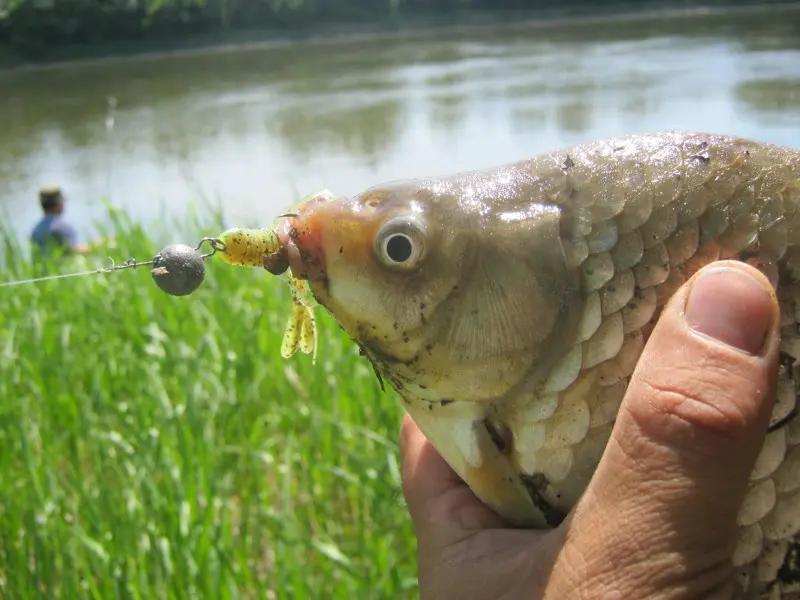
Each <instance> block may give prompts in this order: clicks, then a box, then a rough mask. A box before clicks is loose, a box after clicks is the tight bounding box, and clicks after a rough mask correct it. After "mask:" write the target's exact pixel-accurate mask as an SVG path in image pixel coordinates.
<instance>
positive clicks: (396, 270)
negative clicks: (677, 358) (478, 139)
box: [278, 131, 800, 598]
mask: <svg viewBox="0 0 800 600" xmlns="http://www.w3.org/2000/svg"><path fill="white" fill-rule="evenodd" d="M295 212H296V216H295V217H292V218H289V219H287V220H286V222H285V223H283V224H282V226H281V228H280V229H279V231H278V235H279V236H280V238H281V240H283V242H284V243H285V245H286V252H287V262H288V264H289V268H290V269H291V271H292V273H293V276H294V277H296V278H298V279H301V280H304V281H306V282H307V283H308V285H309V288H310V291H311V294H312V295H313V297H314V299H315V300H316V302H317V303H318V304H319V305H320V306H322V307H324V308H325V310H327V311H328V312H329V313H330V315H332V316H333V318H334V319H335V320H336V321H337V322H338V323H339V324H340V325H341V327H342V328H343V329H344V330H345V331H346V332H347V334H348V335H349V336H350V337H351V338H352V340H353V341H354V342H355V344H357V345H358V346H359V347H360V350H361V353H362V354H363V355H365V356H366V358H367V359H368V360H369V361H370V362H371V363H372V365H373V367H374V369H375V372H376V373H377V374H378V376H379V378H380V379H381V380H382V381H385V382H388V383H389V384H390V385H391V387H392V388H393V389H394V390H395V391H396V392H397V394H398V395H399V397H400V400H401V402H402V405H403V406H404V407H405V409H406V410H407V412H408V413H409V414H410V415H411V417H412V418H413V419H414V421H415V422H416V423H417V425H418V426H419V427H420V429H421V430H422V431H423V433H424V434H425V435H426V436H427V437H428V439H429V440H430V441H431V443H432V444H433V445H434V446H435V447H436V448H437V450H438V451H439V453H440V454H441V455H442V457H443V458H444V459H445V460H446V461H447V463H448V464H449V465H450V466H451V467H452V468H453V469H454V470H455V471H456V473H458V475H459V476H460V477H461V478H462V479H463V480H464V481H465V482H466V483H467V484H468V485H469V486H470V487H471V488H472V490H473V491H474V492H475V494H476V495H477V496H478V497H479V498H480V499H481V500H482V501H483V502H484V503H486V504H487V505H488V506H490V507H491V508H492V509H493V510H494V511H496V512H497V513H498V514H499V515H500V516H502V517H503V518H504V519H505V520H506V521H508V522H509V523H510V524H512V525H515V526H519V527H530V528H548V527H554V526H557V525H558V523H560V522H561V521H562V520H563V519H564V518H565V516H566V515H567V514H568V512H569V511H570V509H571V508H572V507H573V506H574V505H575V503H576V502H577V500H578V499H579V498H580V496H581V494H582V492H583V491H584V490H585V488H586V486H587V484H588V482H589V479H590V478H591V476H592V474H593V472H594V470H595V468H596V467H597V464H598V462H599V460H600V458H601V455H602V453H603V450H604V448H605V446H606V444H607V442H608V440H609V436H610V433H611V429H612V427H613V424H614V420H615V416H616V413H617V411H618V410H619V407H620V403H621V400H622V397H623V395H624V393H625V390H626V388H627V385H628V383H629V380H630V377H631V374H632V373H633V370H634V367H635V366H636V363H637V361H638V359H639V356H640V354H641V352H642V349H643V347H644V345H645V343H646V341H647V338H648V335H649V333H650V331H651V330H652V327H653V326H654V323H655V322H656V321H657V319H658V317H659V314H660V311H661V308H662V307H663V306H664V305H665V303H666V302H667V301H668V300H669V298H670V297H671V296H672V295H673V294H674V293H675V292H676V291H677V290H678V289H679V287H680V286H681V285H682V284H683V283H684V282H686V281H687V280H688V279H689V278H690V277H691V276H692V274H693V273H695V272H697V271H698V270H699V269H700V268H702V267H703V266H705V265H706V264H708V263H710V262H713V261H716V260H721V259H736V260H742V261H746V262H749V263H750V264H753V265H755V266H756V267H757V268H758V269H760V270H761V271H762V272H763V273H764V274H765V275H766V276H767V278H768V279H769V281H770V282H771V283H772V285H773V286H774V287H775V290H776V294H777V296H778V300H779V303H780V308H781V315H782V317H781V318H782V322H781V336H782V342H781V370H780V373H779V375H778V385H777V393H776V401H775V405H774V409H773V414H772V416H771V422H770V430H769V433H768V434H767V436H766V440H765V442H764V445H763V448H762V449H761V454H760V456H759V458H758V461H757V463H756V466H755V468H754V469H753V472H752V473H751V481H750V484H749V487H748V492H747V497H746V499H745V502H744V503H743V505H742V510H741V511H740V513H739V517H738V520H739V522H738V525H739V535H738V542H737V546H736V550H735V553H734V557H733V560H734V565H735V567H737V572H738V573H739V574H740V575H739V580H740V586H741V588H742V590H747V593H748V594H750V596H749V597H753V598H759V597H763V598H767V597H769V598H781V597H787V598H788V597H790V596H789V595H790V594H794V593H800V586H798V584H797V583H793V582H792V581H789V580H786V581H782V580H781V579H780V577H779V571H781V569H782V568H783V567H785V566H788V567H791V566H793V563H792V561H794V559H793V558H792V557H793V556H795V555H796V553H797V552H798V548H800V546H798V539H796V538H797V537H798V536H797V534H798V532H799V531H800V476H798V473H800V449H799V448H800V419H795V418H793V417H794V415H795V414H796V404H797V397H798V384H797V381H798V380H800V379H799V378H798V375H800V362H798V359H800V334H799V333H798V331H799V330H798V323H799V322H800V303H798V300H800V151H798V150H797V149H792V148H786V147H781V146H778V145H774V144H768V143H764V142H758V141H754V140H748V139H743V138H738V137H735V136H726V135H721V134H713V133H699V132H683V131H664V132H656V133H650V134H636V135H624V136H618V137H614V138H609V139H603V140H597V141H593V142H587V143H584V144H578V145H575V146H573V147H569V148H564V149H560V150H556V151H552V152H547V153H543V154H541V155H538V156H536V157H534V158H530V159H527V160H523V161H520V162H516V163H513V164H508V165H503V166H498V167H494V168H490V169H485V170H479V171H470V172H462V173H457V174H452V175H446V176H433V177H427V178H418V179H411V180H404V181H397V182H390V183H387V184H384V185H379V186H376V187H372V188H369V189H367V190H365V191H364V192H363V193H360V194H358V195H356V196H354V197H351V198H345V197H335V196H328V197H325V198H316V199H314V198H311V199H309V200H308V201H306V202H304V203H303V204H301V205H300V206H299V207H298V208H297V209H296V211H295ZM784 570H785V569H784ZM795 572H797V570H796V569H795ZM769 594H772V595H769ZM776 594H777V595H776Z"/></svg>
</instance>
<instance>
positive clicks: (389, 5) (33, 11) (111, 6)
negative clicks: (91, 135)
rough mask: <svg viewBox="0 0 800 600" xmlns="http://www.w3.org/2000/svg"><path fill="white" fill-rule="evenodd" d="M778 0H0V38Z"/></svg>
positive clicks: (32, 43) (111, 37) (129, 38)
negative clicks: (475, 13)
mask: <svg viewBox="0 0 800 600" xmlns="http://www.w3.org/2000/svg"><path fill="white" fill-rule="evenodd" d="M782 1H788V0H603V1H602V2H598V1H590V0H562V1H561V2H557V3H553V2H552V1H551V0H0V46H2V45H6V46H9V47H10V48H11V49H12V50H13V51H14V53H15V54H17V55H19V56H20V57H22V58H24V59H28V60H30V59H37V58H48V59H50V58H60V53H59V52H57V51H56V50H57V49H58V48H61V47H64V46H81V45H96V44H101V45H103V44H105V45H108V44H116V45H117V47H122V46H121V44H125V43H134V44H135V43H139V42H142V41H145V40H147V41H149V42H153V43H156V44H161V45H172V44H174V43H175V42H174V41H175V40H176V39H183V38H186V37H187V36H194V37H195V38H198V39H199V38H203V36H206V38H204V39H207V40H208V41H213V39H214V36H219V35H221V34H226V33H230V32H231V31H243V30H260V31H272V32H277V31H283V32H286V31H287V30H288V31H297V30H299V29H308V28H313V27H320V26H325V25H332V24H339V25H341V24H343V23H348V24H351V25H352V24H359V23H364V22H371V23H376V22H382V23H384V24H394V23H396V22H397V21H398V20H400V19H410V20H414V19H416V20H418V21H430V20H432V19H438V18H445V19H447V18H450V17H452V16H454V15H456V14H459V13H463V12H469V13H473V12H475V11H494V12H496V11H504V10H512V11H528V12H530V11H534V12H536V13H538V14H543V15H551V16H552V15H555V16H568V15H578V16H590V15H592V14H598V13H607V12H608V11H615V10H617V11H631V10H651V9H658V8H663V7H677V8H685V7H689V6H719V5H736V4H773V3H774V4H779V3H781V2H782ZM473 16H474V15H473ZM208 36H210V37H208ZM217 39H219V38H217ZM4 42H5V44H3V43H4ZM54 49H56V50H54Z"/></svg>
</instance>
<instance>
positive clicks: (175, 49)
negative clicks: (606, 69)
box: [0, 0, 800, 75]
mask: <svg viewBox="0 0 800 600" xmlns="http://www.w3.org/2000/svg"><path fill="white" fill-rule="evenodd" d="M633 5H634V6H635V3H633ZM620 8H622V7H615V8H608V9H607V10H605V11H603V10H601V11H600V13H596V14H594V15H592V16H588V17H585V16H580V14H579V13H580V11H581V9H579V8H570V9H566V10H560V11H558V10H550V11H541V10H540V11H533V10H528V11H507V12H497V11H493V12H491V11H490V12H481V11H470V12H468V13H460V14H456V15H455V16H448V17H437V16H431V17H429V18H419V17H416V18H414V17H411V18H405V19H402V18H401V19H398V20H396V21H390V20H382V21H372V22H364V23H358V24H356V23H352V22H350V23H341V24H335V25H324V26H308V27H305V28H302V29H296V30H291V31H289V32H287V31H286V30H276V29H268V28H264V29H259V30H249V31H245V30H240V31H237V32H233V33H231V34H227V35H200V34H198V35H189V36H186V37H184V38H182V39H181V41H180V42H178V43H175V44H170V43H168V42H161V43H160V42H159V41H158V40H153V41H131V42H123V43H121V44H103V45H98V46H94V47H91V46H86V45H69V46H63V47H59V48H58V49H57V50H56V51H55V52H58V53H59V54H62V55H63V54H68V55H72V56H71V57H67V58H58V57H49V58H44V59H42V60H38V61H30V60H28V61H25V60H22V59H21V58H20V59H19V60H15V55H14V53H13V52H10V51H9V47H8V46H7V45H6V46H2V45H0V75H4V74H9V73H17V72H27V71H46V70H51V69H58V68H63V67H65V66H69V67H92V66H96V65H103V64H108V63H119V62H140V61H151V60H160V59H164V58H188V57H193V56H202V55H209V54H222V53H231V52H251V51H258V50H267V49H272V48H281V47H287V46H292V45H296V44H303V45H309V44H311V45H336V44H346V43H354V42H366V41H375V40H376V39H387V38H388V39H392V38H399V37H412V38H413V37H430V36H432V35H436V34H438V33H443V32H447V33H450V34H453V33H470V32H477V31H481V30H482V29H485V28H487V27H499V26H505V27H509V26H510V27H513V28H526V29H542V28H547V27H553V26H562V27H563V26H575V27H585V26H590V25H594V24H607V23H609V22H624V23H632V22H637V21H646V20H652V19H656V18H658V19H690V18H698V17H700V18H707V17H714V16H716V15H720V14H733V15H737V16H744V15H747V14H756V13H758V14H763V13H764V12H765V11H768V10H770V9H778V10H787V11H792V10H800V1H786V0H774V1H770V2H766V3H763V4H759V5H757V6H752V5H741V4H727V5H705V6H703V5H698V6H692V7H686V6H683V7H680V6H674V5H671V4H667V5H665V6H664V7H663V8H655V7H650V6H648V7H644V8H640V9H634V8H633V7H625V8H623V9H622V10H620ZM556 13H559V14H556ZM126 48H128V49H126ZM4 52H8V54H7V55H4ZM4 56H5V58H4Z"/></svg>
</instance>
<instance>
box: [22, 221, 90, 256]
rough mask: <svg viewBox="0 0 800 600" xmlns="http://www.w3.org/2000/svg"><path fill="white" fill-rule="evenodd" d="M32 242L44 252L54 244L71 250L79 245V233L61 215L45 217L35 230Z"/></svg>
mask: <svg viewBox="0 0 800 600" xmlns="http://www.w3.org/2000/svg"><path fill="white" fill-rule="evenodd" d="M31 241H32V242H33V243H34V244H36V245H37V246H39V248H41V249H42V250H46V249H47V247H48V246H49V245H50V244H52V243H53V242H55V244H56V245H57V246H60V247H62V248H65V249H70V250H71V249H73V248H75V246H77V244H78V232H77V231H76V230H75V228H74V227H73V226H72V225H70V224H69V223H67V222H66V220H64V217H62V216H61V215H45V216H44V218H42V220H41V221H39V222H38V223H37V224H36V227H34V228H33V232H32V233H31Z"/></svg>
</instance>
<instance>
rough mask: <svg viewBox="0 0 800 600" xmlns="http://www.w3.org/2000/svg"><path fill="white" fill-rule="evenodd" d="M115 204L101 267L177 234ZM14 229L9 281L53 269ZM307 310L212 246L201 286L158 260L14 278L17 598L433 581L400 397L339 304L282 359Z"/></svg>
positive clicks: (3, 512)
mask: <svg viewBox="0 0 800 600" xmlns="http://www.w3.org/2000/svg"><path fill="white" fill-rule="evenodd" d="M113 216H114V219H115V226H114V228H113V229H114V230H115V231H114V233H115V235H116V236H117V240H116V248H113V249H107V250H105V251H104V252H103V253H101V254H99V255H97V256H94V257H90V258H89V259H88V261H86V262H88V266H89V268H91V267H93V266H98V265H102V264H104V261H105V256H106V255H108V254H112V253H113V254H114V256H115V257H117V258H118V259H125V258H128V257H130V256H136V257H137V258H140V259H143V258H148V257H151V256H153V255H154V254H155V253H156V252H157V250H158V248H159V246H158V244H156V243H155V241H154V240H153V239H151V238H150V237H148V235H147V234H146V233H145V232H144V231H143V230H142V229H141V228H139V227H137V226H135V225H132V224H130V223H129V222H127V221H126V220H125V219H124V218H123V217H122V216H120V215H118V214H117V215H113ZM219 227H220V225H219V223H212V224H211V226H210V227H206V228H205V231H204V233H211V234H213V233H216V232H217V231H219V229H218V228H219ZM197 231H200V228H197ZM194 239H196V238H194ZM187 241H188V240H187ZM3 243H4V252H3V253H2V255H1V256H0V281H6V280H10V279H16V278H20V277H26V276H31V275H34V274H41V272H42V271H43V270H45V269H44V268H43V267H42V266H37V265H36V264H34V263H31V262H30V261H29V260H28V259H27V258H22V257H21V255H22V253H21V252H20V251H19V250H20V249H19V248H18V247H16V246H15V243H14V242H13V241H12V237H11V236H8V235H6V236H4V237H3ZM77 262H80V260H70V261H66V262H64V263H62V264H60V265H58V269H59V270H61V271H64V270H68V269H76V268H77V269H80V268H85V267H86V265H79V264H76V263H77ZM50 270H51V271H52V270H53V268H52V267H51V268H50ZM288 310H289V292H288V289H287V288H285V286H284V285H283V284H282V283H281V282H279V281H278V280H277V279H274V278H272V277H271V276H270V275H269V274H267V273H266V272H265V271H263V270H256V269H253V270H248V269H242V268H235V267H230V266H226V265H224V264H222V263H221V261H213V260H212V261H209V262H208V263H207V273H206V281H205V283H204V284H203V286H201V288H200V289H199V290H198V291H196V292H195V293H194V294H192V295H191V296H188V297H184V298H175V297H171V296H168V295H166V294H164V293H163V292H161V291H160V290H159V289H158V288H157V287H156V286H155V284H154V283H153V282H152V280H151V276H150V274H149V271H148V270H147V269H146V268H143V269H137V270H135V271H133V270H129V271H126V272H121V273H115V274H109V275H93V276H89V277H82V278H74V279H65V280H60V281H49V282H44V283H38V284H34V285H25V286H17V287H6V288H0V589H1V590H2V592H3V593H4V594H3V595H4V597H8V598H21V599H27V598H93V599H96V598H136V599H145V598H147V599H150V598H220V599H224V598H348V599H350V598H367V599H369V598H393V599H395V598H414V597H416V596H417V591H416V580H415V575H416V572H415V563H414V542H413V538H412V533H411V528H410V524H409V520H408V517H407V513H406V510H405V508H404V505H403V502H402V495H401V493H400V486H399V468H398V458H397V447H396V438H397V428H398V424H399V417H400V414H401V410H400V408H399V406H398V403H397V402H396V400H395V397H394V395H393V394H392V393H389V392H387V393H382V392H381V391H380V390H379V387H378V385H377V383H376V381H375V380H374V376H373V374H372V372H371V370H370V368H369V365H368V364H367V363H366V362H365V361H364V360H362V359H360V358H359V357H358V353H357V349H356V348H355V347H354V345H353V344H352V343H351V342H349V341H348V340H347V339H346V338H345V337H344V336H343V334H341V333H340V332H339V331H338V328H337V326H336V325H335V323H333V321H332V320H331V319H330V318H329V317H328V316H327V315H323V314H322V311H321V310H320V311H319V315H318V316H319V319H318V320H319V322H320V326H321V335H320V353H319V358H318V362H317V365H316V366H312V364H311V359H310V358H309V357H307V356H305V355H299V356H298V357H295V358H293V359H291V360H288V361H287V360H283V359H282V358H281V357H280V351H279V345H280V341H281V335H282V331H283V325H284V322H285V319H286V317H287V315H288Z"/></svg>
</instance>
